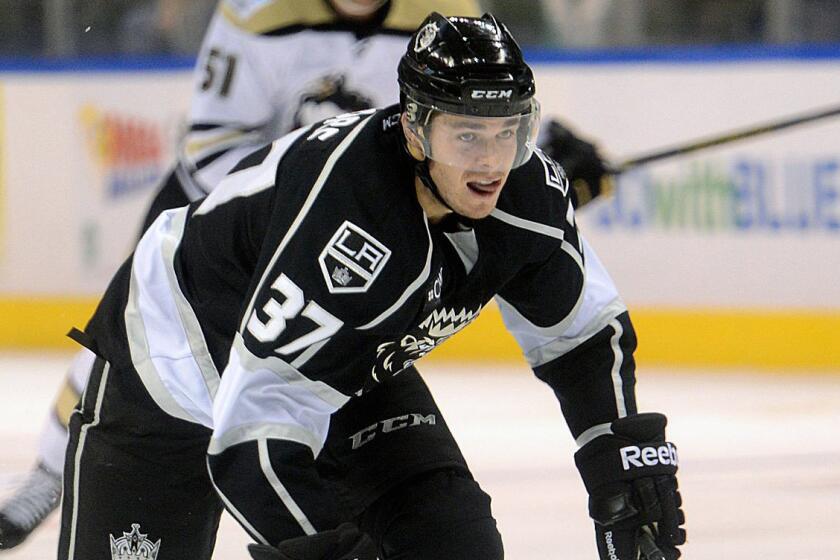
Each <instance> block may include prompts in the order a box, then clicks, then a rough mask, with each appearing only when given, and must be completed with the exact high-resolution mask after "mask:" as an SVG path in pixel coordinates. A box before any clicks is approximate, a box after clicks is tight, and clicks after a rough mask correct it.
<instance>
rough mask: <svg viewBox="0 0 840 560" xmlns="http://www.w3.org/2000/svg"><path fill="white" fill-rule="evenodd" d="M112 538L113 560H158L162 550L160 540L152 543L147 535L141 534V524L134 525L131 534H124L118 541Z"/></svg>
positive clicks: (112, 536)
mask: <svg viewBox="0 0 840 560" xmlns="http://www.w3.org/2000/svg"><path fill="white" fill-rule="evenodd" d="M108 536H109V537H111V560H156V559H157V555H158V551H159V550H160V539H158V541H157V542H156V543H154V544H153V543H152V541H150V540H149V539H147V538H146V537H148V535H147V534H143V533H141V532H140V524H138V523H132V524H131V532H130V533H123V536H121V537H120V538H118V539H115V538H114V535H108Z"/></svg>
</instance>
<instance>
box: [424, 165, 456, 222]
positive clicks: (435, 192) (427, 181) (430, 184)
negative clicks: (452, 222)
mask: <svg viewBox="0 0 840 560" xmlns="http://www.w3.org/2000/svg"><path fill="white" fill-rule="evenodd" d="M415 161H416V160H415ZM414 169H415V170H416V171H417V176H418V177H420V182H421V183H423V185H424V186H425V187H426V188H427V189H429V191H430V192H431V193H432V196H434V197H435V198H436V199H437V201H438V202H440V203H441V204H443V205H444V206H446V207H447V208H449V209H450V210H451V211H452V212H453V213H454V214H455V215H457V216H460V214H458V212H456V211H455V209H454V208H452V206H450V205H449V203H448V202H446V200H444V198H443V195H442V194H440V190H439V189H438V186H437V184H436V183H435V180H434V179H432V174H431V172H430V171H429V160H428V158H427V159H424V160H423V161H418V162H417V163H415V164H414Z"/></svg>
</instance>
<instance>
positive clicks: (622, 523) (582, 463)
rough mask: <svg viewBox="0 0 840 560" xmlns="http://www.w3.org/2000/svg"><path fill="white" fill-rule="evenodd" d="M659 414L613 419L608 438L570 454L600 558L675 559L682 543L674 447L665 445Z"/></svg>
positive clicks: (595, 440) (618, 559) (683, 541)
mask: <svg viewBox="0 0 840 560" xmlns="http://www.w3.org/2000/svg"><path fill="white" fill-rule="evenodd" d="M666 423H667V419H666V418H665V416H664V415H662V414H657V413H645V414H634V415H631V416H627V417H625V418H620V419H618V420H615V421H613V423H612V425H611V428H612V434H608V435H602V436H599V437H597V438H595V439H594V440H592V441H590V442H589V443H587V444H586V445H584V446H583V447H582V448H580V449H579V450H578V452H577V453H575V463H576V464H577V467H578V470H579V471H580V474H581V477H582V478H583V483H584V485H585V486H586V490H587V491H588V492H589V515H590V516H591V517H592V519H593V520H594V521H595V536H596V539H597V542H598V554H599V555H600V558H601V560H676V559H677V558H679V557H680V551H679V550H678V549H677V547H678V546H680V545H682V544H684V543H685V530H684V529H683V528H682V527H680V526H681V525H683V524H684V523H685V515H684V514H683V512H682V509H680V506H681V505H682V499H681V497H680V493H679V491H678V490H677V479H676V476H675V475H676V472H677V464H678V460H677V448H676V447H675V446H674V445H673V444H672V443H669V442H666V441H665V425H666Z"/></svg>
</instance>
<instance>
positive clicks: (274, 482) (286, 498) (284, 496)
mask: <svg viewBox="0 0 840 560" xmlns="http://www.w3.org/2000/svg"><path fill="white" fill-rule="evenodd" d="M257 446H258V447H259V452H260V468H262V472H263V474H264V475H265V477H266V478H267V479H268V482H269V483H270V484H271V487H272V488H274V492H275V493H276V494H277V497H278V498H280V501H281V502H283V505H284V506H286V509H288V510H289V513H291V514H292V517H294V518H295V521H297V522H298V525H300V528H301V529H303V532H304V533H306V534H307V535H314V534H315V533H317V531H316V530H315V527H313V526H312V523H310V522H309V519H308V518H307V517H306V514H305V513H303V510H302V509H300V506H298V505H297V502H295V500H294V498H292V495H291V494H289V491H288V490H286V487H285V486H283V483H282V482H280V479H279V478H277V473H276V472H274V469H273V468H272V467H271V458H270V457H269V456H268V442H267V441H266V440H264V439H261V440H259V443H258V444H257Z"/></svg>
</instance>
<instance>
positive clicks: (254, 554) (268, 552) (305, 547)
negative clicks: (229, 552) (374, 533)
mask: <svg viewBox="0 0 840 560" xmlns="http://www.w3.org/2000/svg"><path fill="white" fill-rule="evenodd" d="M248 552H250V553H251V558H253V559H254V560H378V554H377V551H376V545H374V544H373V541H372V540H371V539H370V537H368V536H367V535H366V534H364V533H362V532H361V531H359V530H358V529H357V528H356V526H355V525H353V524H352V523H342V524H341V525H339V526H338V527H336V528H335V529H331V530H329V531H322V532H320V533H315V534H314V535H307V536H304V537H296V538H294V539H288V540H285V541H283V542H281V543H280V544H279V545H277V547H273V546H268V545H264V544H249V545H248Z"/></svg>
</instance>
